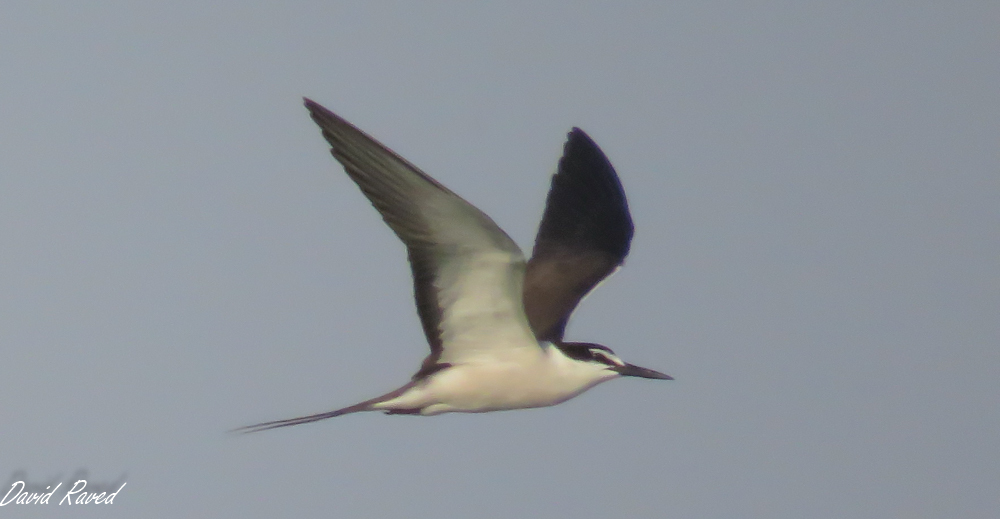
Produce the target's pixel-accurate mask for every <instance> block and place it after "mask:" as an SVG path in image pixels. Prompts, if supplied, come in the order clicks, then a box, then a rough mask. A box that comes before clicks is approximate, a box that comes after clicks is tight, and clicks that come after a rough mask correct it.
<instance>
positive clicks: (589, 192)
mask: <svg viewBox="0 0 1000 519" xmlns="http://www.w3.org/2000/svg"><path fill="white" fill-rule="evenodd" d="M632 231H633V228H632V217H631V216H630V215H629V211H628V202H627V201H626V200H625V191H624V190H623V189H622V185H621V182H620V181H619V180H618V175H617V174H616V173H615V168H614V167H612V166H611V162H609V161H608V158H607V157H605V156H604V153H603V152H602V151H601V149H600V148H598V147H597V144H595V143H594V141H593V140H591V139H590V137H589V136H587V134H586V133H584V132H583V130H581V129H579V128H573V131H571V132H570V133H569V139H568V140H567V141H566V145H565V146H564V148H563V156H562V158H561V159H560V160H559V169H558V170H557V171H556V174H555V175H553V177H552V187H551V188H550V189H549V196H548V199H547V200H546V201H545V214H544V215H543V216H542V223H541V225H540V226H539V228H538V236H536V237H535V248H534V250H532V253H531V260H529V261H528V269H527V272H526V273H525V279H524V308H525V313H526V314H527V316H528V321H529V322H530V323H531V328H532V330H534V332H535V336H536V337H537V338H538V340H546V341H557V340H561V339H562V336H563V332H564V331H565V329H566V323H567V322H568V321H569V316H570V314H571V313H572V312H573V309H574V308H576V305H577V304H579V302H580V300H581V299H583V297H584V296H585V295H587V293H588V292H590V291H591V290H592V289H593V288H594V287H595V286H597V284H598V283H600V282H601V280H603V279H604V278H605V277H607V276H608V275H609V274H611V273H612V272H614V270H615V269H616V268H618V266H619V265H621V264H622V263H623V262H624V261H625V256H627V255H628V249H629V244H630V243H631V241H632Z"/></svg>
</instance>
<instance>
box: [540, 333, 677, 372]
mask: <svg viewBox="0 0 1000 519" xmlns="http://www.w3.org/2000/svg"><path fill="white" fill-rule="evenodd" d="M555 346H556V347H557V348H559V350H561V351H562V352H563V354H565V355H566V356H567V357H569V358H571V359H573V360H574V361H576V362H580V363H583V364H585V365H587V366H588V367H590V368H592V369H594V370H597V371H598V372H600V373H606V374H607V375H608V378H612V377H614V376H622V377H642V378H655V379H660V380H673V379H674V377H671V376H670V375H665V374H663V373H660V372H659V371H654V370H651V369H647V368H641V367H639V366H636V365H634V364H629V363H627V362H625V361H623V360H622V359H621V358H619V357H618V355H615V352H613V351H611V348H608V347H607V346H602V345H600V344H591V343H586V342H564V343H559V344H555ZM605 380H607V379H605Z"/></svg>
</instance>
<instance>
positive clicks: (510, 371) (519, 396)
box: [372, 343, 617, 416]
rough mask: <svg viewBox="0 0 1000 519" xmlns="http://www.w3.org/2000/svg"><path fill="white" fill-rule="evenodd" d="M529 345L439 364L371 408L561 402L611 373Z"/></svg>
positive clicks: (433, 409) (430, 410)
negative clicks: (439, 367) (586, 367)
mask: <svg viewBox="0 0 1000 519" xmlns="http://www.w3.org/2000/svg"><path fill="white" fill-rule="evenodd" d="M533 346H534V348H533V349H527V348H526V349H523V350H521V349H518V350H512V351H510V352H507V353H506V354H504V355H498V356H496V357H490V358H486V359H482V360H481V361H479V362H475V361H470V362H465V363H462V364H457V365H453V366H450V367H449V368H447V369H442V370H440V371H437V372H435V373H433V374H431V375H430V376H428V377H426V378H425V379H423V380H421V381H419V382H416V383H414V384H413V385H412V387H410V388H408V389H407V391H405V392H404V393H403V394H401V395H400V396H398V397H395V398H393V399H390V400H386V401H384V402H380V403H376V404H373V405H372V408H373V409H378V410H386V411H396V410H404V412H405V411H406V410H417V409H419V414H422V415H425V416H430V415H436V414H441V413H448V412H464V413H482V412H488V411H504V410H509V409H526V408H531V407H544V406H550V405H555V404H559V403H562V402H565V401H566V400H569V399H570V398H573V397H574V396H576V395H579V394H580V393H582V392H584V391H586V390H587V389H589V388H591V387H593V386H595V385H597V384H598V383H600V382H603V381H604V380H607V379H609V378H614V377H615V376H617V374H616V373H614V372H611V371H608V370H606V369H603V368H601V369H599V370H598V369H594V370H592V371H591V370H582V369H579V366H578V364H579V363H578V362H576V361H574V360H573V359H571V358H569V357H567V356H566V355H565V354H564V353H563V352H562V350H560V349H559V348H558V347H556V346H553V345H551V344H548V343H544V344H542V345H541V347H539V346H538V344H537V343H535V344H534V345H533ZM599 371H601V372H603V374H602V373H599Z"/></svg>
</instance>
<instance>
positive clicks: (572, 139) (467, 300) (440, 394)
mask: <svg viewBox="0 0 1000 519" xmlns="http://www.w3.org/2000/svg"><path fill="white" fill-rule="evenodd" d="M304 102H305V106H306V108H307V109H308V111H309V114H310V116H311V117H312V120H313V121H314V122H315V123H316V124H317V125H318V126H319V127H320V129H321V130H322V135H323V137H324V138H325V139H326V141H327V142H328V143H329V145H330V152H331V153H332V154H333V157H334V158H335V159H336V160H337V161H338V162H339V163H340V164H341V165H342V166H343V168H344V170H345V171H346V172H347V175H348V176H349V177H350V178H351V180H353V181H354V182H355V183H356V184H357V185H358V187H359V188H360V189H361V191H362V193H364V195H365V196H366V197H367V198H368V199H369V201H371V203H372V205H373V206H374V207H375V209H377V210H378V212H379V213H380V214H381V216H382V219H383V220H384V221H385V223H386V224H387V225H388V226H389V227H390V228H391V229H392V230H393V231H394V232H395V234H396V235H397V236H398V237H399V239H400V240H402V242H403V243H404V244H405V246H406V251H407V257H408V259H409V263H410V267H411V271H412V275H413V286H414V298H415V299H416V307H417V314H418V315H419V317H420V323H421V325H422V327H423V331H424V334H425V335H426V337H427V342H428V344H429V345H430V350H431V352H430V355H428V356H427V358H426V359H425V360H424V362H423V364H422V365H421V366H420V369H419V370H418V371H417V372H416V374H414V375H413V377H412V378H411V380H410V381H408V382H407V383H406V384H404V385H403V386H401V387H399V388H398V389H396V390H393V391H390V392H389V393H386V394H384V395H381V396H378V397H376V398H372V399H370V400H365V401H363V402H360V403H357V404H354V405H350V406H347V407H344V408H341V409H336V410H333V411H328V412H323V413H318V414H312V415H307V416H300V417H297V418H289V419H284V420H274V421H269V422H263V423H258V424H255V425H249V426H245V427H240V428H238V429H235V431H238V432H257V431H264V430H268V429H275V428H278V427H288V426H292V425H299V424H304V423H309V422H316V421H319V420H324V419H327V418H333V417H336V416H341V415H346V414H350V413H357V412H362V411H383V412H385V413H387V414H404V415H423V416H433V415H438V414H442V413H449V412H463V413H482V412H489V411H502V410H514V409H526V408H535V407H545V406H551V405H556V404H559V403H562V402H565V401H566V400H569V399H571V398H573V397H575V396H577V395H579V394H581V393H583V392H584V391H586V390H588V389H590V388H592V387H594V386H596V385H597V384H600V383H602V382H605V381H608V380H611V379H614V378H619V377H641V378H647V379H661V380H673V378H672V377H671V376H669V375H665V374H663V373H660V372H658V371H654V370H652V369H647V368H642V367H639V366H636V365H633V364H629V363H627V362H625V361H623V360H622V359H621V358H620V357H618V355H616V354H615V353H614V352H613V351H612V350H611V349H610V348H608V347H607V346H603V345H600V344H593V343H582V342H566V341H564V340H563V336H564V333H565V329H566V325H567V323H568V321H569V318H570V315H571V314H572V313H573V311H574V309H575V308H576V307H577V305H578V304H579V303H580V301H581V300H582V299H583V298H584V297H585V296H586V295H587V294H588V293H590V292H591V291H592V290H593V289H594V288H595V287H596V286H597V285H598V284H600V283H601V282H602V281H603V280H604V279H606V278H607V277H608V276H610V275H611V274H612V273H614V272H615V271H616V270H618V269H619V268H620V267H621V266H622V265H623V264H624V261H625V257H626V256H627V255H628V251H629V247H630V244H631V240H632V235H633V232H634V227H633V224H632V218H631V215H630V213H629V209H628V202H627V200H626V198H625V192H624V189H623V188H622V185H621V181H620V180H619V178H618V175H617V173H616V172H615V170H614V168H613V167H612V165H611V163H610V161H609V160H608V159H607V157H606V156H605V155H604V153H603V152H602V151H601V149H600V148H599V147H598V146H597V144H595V143H594V141H593V140H592V139H591V138H590V137H589V136H588V135H587V134H586V133H584V132H583V130H580V129H579V128H573V129H572V130H571V131H570V132H569V134H568V138H567V141H566V144H565V145H564V148H563V156H562V158H561V159H560V160H559V164H558V167H557V169H556V173H555V174H554V175H553V177H552V181H551V186H550V189H549V193H548V196H547V198H546V204H545V210H544V212H543V216H542V221H541V224H540V226H539V230H538V234H537V235H536V238H535V244H534V248H533V249H532V256H531V259H530V260H528V261H525V258H524V254H523V253H522V251H521V249H520V248H519V247H518V246H517V244H516V243H514V241H513V240H512V239H511V238H510V237H509V236H508V235H507V233H505V232H504V231H503V230H502V229H501V228H500V227H499V226H498V225H497V224H496V223H495V222H494V221H493V220H492V219H490V217H489V216H487V215H486V214H484V213H483V212H482V211H480V210H479V209H477V208H476V207H475V206H473V205H472V204H470V203H469V202H467V201H465V200H464V199H462V198H461V197H459V196H458V195H457V194H455V193H454V192H452V191H451V190H450V189H448V188H447V187H445V186H444V185H442V184H441V183H439V182H438V181H437V180H435V179H433V178H431V177H430V176H429V175H427V174H426V173H424V172H423V171H421V170H420V169H419V168H417V167H416V166H414V165H413V164H411V163H409V162H408V161H406V160H405V159H404V158H402V157H400V156H399V155H397V154H396V153H395V152H393V151H392V150H390V149H389V148H387V147H386V146H384V145H382V144H381V143H380V142H378V141H377V140H375V139H374V138H372V137H370V136H368V135H367V134H366V133H364V132H363V131H361V130H359V129H358V128H356V127H355V126H354V125H352V124H351V123H349V122H347V121H346V120H344V119H343V118H341V117H340V116H338V115H336V114H334V113H333V112H331V111H330V110H327V109H326V108H324V107H323V106H321V105H320V104H318V103H316V102H314V101H312V100H310V99H308V98H305V99H304Z"/></svg>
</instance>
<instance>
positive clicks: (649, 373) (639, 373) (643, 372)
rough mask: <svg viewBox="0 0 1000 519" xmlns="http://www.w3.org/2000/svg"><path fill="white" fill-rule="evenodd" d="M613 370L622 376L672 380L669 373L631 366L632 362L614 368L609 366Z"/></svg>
mask: <svg viewBox="0 0 1000 519" xmlns="http://www.w3.org/2000/svg"><path fill="white" fill-rule="evenodd" d="M611 369H612V370H613V371H617V372H618V373H619V374H620V375H621V376H623V377H642V378H655V379H659V380H673V379H674V377H671V376H670V375H665V374H663V373H660V372H659V371H653V370H651V369H646V368H640V367H639V366H633V365H632V364H626V365H624V366H618V367H616V368H611Z"/></svg>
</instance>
